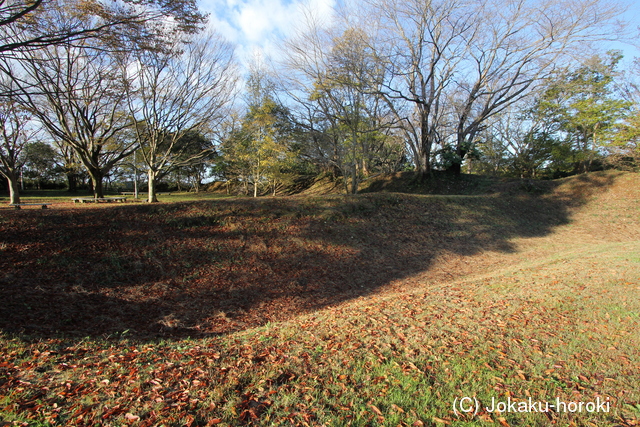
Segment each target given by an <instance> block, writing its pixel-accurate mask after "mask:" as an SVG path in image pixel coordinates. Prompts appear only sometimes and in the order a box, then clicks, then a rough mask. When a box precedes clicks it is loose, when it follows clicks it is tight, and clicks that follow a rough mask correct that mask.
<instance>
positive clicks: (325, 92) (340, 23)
mask: <svg viewBox="0 0 640 427" xmlns="http://www.w3.org/2000/svg"><path fill="white" fill-rule="evenodd" d="M623 11H624V9H623V8H622V7H621V6H620V5H618V4H616V3H613V2H606V1H603V0H548V1H545V2H529V1H525V0H481V1H466V0H453V1H450V0H448V1H444V0H408V1H406V0H404V1H399V0H366V1H364V2H358V3H357V4H355V5H350V6H349V7H348V9H344V10H336V15H335V19H333V20H332V22H321V21H320V20H318V19H317V18H316V17H315V16H314V15H313V13H312V12H309V13H308V14H307V15H306V21H305V22H303V23H300V25H299V31H298V32H297V34H296V35H295V36H294V37H291V38H289V39H288V40H285V41H284V43H283V45H282V51H281V52H280V54H279V58H278V59H277V60H274V61H271V62H269V63H268V64H265V63H260V62H256V63H254V64H250V66H249V70H248V76H247V78H246V81H245V82H244V88H243V87H242V86H243V79H242V76H241V74H242V73H241V71H240V67H239V66H238V63H237V60H236V58H235V56H234V49H233V46H232V45H231V44H230V43H228V42H226V41H225V40H223V39H222V37H221V36H219V35H218V34H216V33H215V31H212V30H211V29H209V28H208V27H207V26H206V17H205V16H204V15H203V14H202V13H200V12H199V11H198V9H197V7H196V4H195V2H194V1H188V0H183V1H174V2H163V1H153V0H146V1H144V2H140V1H134V0H130V1H122V2H102V1H98V0H72V1H65V2H62V1H58V0H48V1H47V0H43V1H22V2H20V1H16V2H10V3H2V5H0V31H2V34H3V43H4V44H3V45H2V46H0V122H1V123H2V125H3V137H2V139H1V140H0V146H1V148H0V160H1V167H0V172H1V173H2V175H3V176H4V177H5V178H6V179H7V181H8V183H9V187H10V193H11V202H12V203H17V202H19V185H18V180H19V174H20V173H21V172H23V171H24V170H25V169H26V170H29V171H31V172H32V173H36V172H34V171H36V170H38V169H40V170H47V167H46V166H43V165H44V164H46V160H47V159H51V158H52V157H53V156H54V155H55V157H56V159H57V160H56V162H57V163H56V164H57V165H58V170H60V171H64V173H65V175H66V177H67V181H68V187H69V189H73V188H75V186H77V181H78V179H79V177H82V176H83V175H86V176H87V177H88V179H90V182H91V187H92V189H93V191H94V195H95V196H96V197H102V196H103V193H104V191H103V180H104V178H105V177H107V176H111V175H113V173H114V171H121V172H122V171H126V170H127V169H130V170H132V171H133V172H134V173H136V174H137V171H138V170H144V173H145V175H146V178H147V179H146V180H147V183H148V190H149V201H150V202H153V201H157V198H156V195H155V193H156V185H157V183H158V182H160V181H161V180H163V179H166V178H167V177H169V176H173V177H174V179H177V178H176V177H177V176H180V174H184V175H187V176H193V177H195V178H194V180H195V182H196V183H198V182H200V181H201V180H202V178H203V177H204V176H205V174H206V173H209V174H210V175H212V176H213V177H215V178H217V179H219V180H223V181H225V182H226V183H228V184H232V183H233V184H234V186H235V188H237V189H239V190H240V191H242V192H244V193H245V194H252V195H253V196H258V195H259V194H264V193H271V194H276V193H277V191H278V188H280V187H281V186H282V185H283V184H284V183H286V182H287V181H290V180H291V179H293V177H295V176H299V175H301V174H318V173H326V174H331V175H333V176H335V177H336V178H340V180H341V182H342V183H343V185H344V189H345V192H347V193H356V192H357V191H358V186H359V184H360V183H361V182H362V181H363V180H364V179H367V178H369V177H371V176H375V175H377V174H381V173H390V172H396V171H401V170H414V171H416V172H417V174H418V176H420V177H422V178H423V179H428V178H429V177H430V176H431V175H433V173H435V172H436V171H440V170H442V171H448V172H449V173H451V174H454V175H455V174H460V173H462V172H463V171H468V172H473V173H490V174H507V175H514V176H522V177H542V176H560V175H562V174H569V173H576V172H584V171H588V170H593V169H596V168H600V167H603V165H604V163H605V162H609V163H615V164H616V165H617V166H624V167H631V168H636V167H637V165H638V160H639V157H640V146H639V145H638V132H639V131H638V129H639V127H638V124H639V123H638V120H639V119H638V118H639V117H640V115H639V114H638V105H639V104H638V96H639V93H640V92H639V90H638V85H637V84H635V82H634V81H633V79H632V78H631V77H633V76H634V75H635V76H637V75H638V74H637V73H636V74H634V71H635V69H629V70H624V71H626V73H625V72H623V71H621V70H619V67H620V64H621V60H622V56H621V54H620V53H619V52H615V51H611V52H598V51H597V46H598V43H599V42H602V41H604V40H608V39H612V38H614V37H615V36H616V35H620V34H625V31H626V30H625V29H624V28H620V27H618V26H617V25H618V24H619V23H618V18H619V17H620V15H621V13H622V12H623ZM585 52H589V54H585ZM635 67H638V64H637V63H636V64H635ZM240 93H244V94H245V95H244V99H245V102H244V103H242V102H239V99H240V97H239V94H240ZM38 144H39V145H38ZM47 147H48V148H47ZM47 153H48V154H47ZM25 165H26V166H25ZM38 165H39V166H38ZM48 169H49V170H50V169H51V167H49V168H48ZM207 171H208V172H207Z"/></svg>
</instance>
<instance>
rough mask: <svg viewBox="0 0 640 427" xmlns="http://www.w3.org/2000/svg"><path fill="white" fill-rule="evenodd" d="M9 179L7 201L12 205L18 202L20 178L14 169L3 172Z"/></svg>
mask: <svg viewBox="0 0 640 427" xmlns="http://www.w3.org/2000/svg"><path fill="white" fill-rule="evenodd" d="M3 175H4V176H5V177H6V178H7V181H9V203H10V204H12V205H14V204H18V203H20V180H19V178H18V174H17V173H16V172H15V171H11V172H9V173H7V174H3Z"/></svg>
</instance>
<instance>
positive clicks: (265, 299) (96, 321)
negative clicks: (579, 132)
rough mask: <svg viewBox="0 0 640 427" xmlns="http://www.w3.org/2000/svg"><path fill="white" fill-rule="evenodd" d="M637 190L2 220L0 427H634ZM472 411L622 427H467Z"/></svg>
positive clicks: (623, 180) (602, 178) (619, 179)
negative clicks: (527, 403)
mask: <svg viewBox="0 0 640 427" xmlns="http://www.w3.org/2000/svg"><path fill="white" fill-rule="evenodd" d="M639 183H640V177H638V176H637V175H631V174H596V175H590V176H582V177H575V178H571V179H566V180H563V181H560V182H557V183H555V184H553V185H552V187H554V188H553V189H552V191H551V192H550V193H548V194H544V195H539V196H528V195H522V194H519V193H518V192H514V193H512V194H511V193H509V192H508V190H507V192H506V193H502V194H495V195H492V196H483V197H477V196H476V197H454V196H408V195H398V194H389V195H379V194H377V195H367V196H360V197H358V198H355V199H345V198H344V197H341V196H331V197H319V198H310V197H306V198H290V199H271V200H262V201H258V202H256V201H250V200H221V201H218V202H215V204H208V203H204V202H200V203H186V204H178V205H164V206H159V207H156V206H153V207H141V206H118V207H115V206H113V207H100V208H98V207H95V208H89V207H82V208H80V207H71V206H70V207H68V210H66V211H64V212H62V211H61V212H56V211H51V212H45V211H39V210H38V211H26V210H23V211H16V212H14V211H11V212H9V211H3V212H2V214H1V216H0V220H1V221H2V222H1V223H0V227H1V228H2V232H3V238H2V251H3V253H2V256H3V257H4V261H1V262H3V265H2V267H3V269H2V271H3V273H4V275H5V276H4V278H3V280H2V283H0V291H1V292H2V295H1V296H2V297H3V298H4V301H5V305H4V306H3V307H2V308H0V310H3V312H2V313H0V314H2V316H1V317H0V322H1V325H0V326H2V328H3V330H4V331H5V333H4V336H3V338H2V340H1V341H0V346H1V347H0V348H2V350H1V351H2V354H3V355H6V356H7V357H3V358H2V362H0V408H1V409H2V412H3V413H4V415H0V417H2V418H3V419H4V420H5V421H13V420H15V421H21V422H28V423H31V424H34V425H38V424H41V425H47V423H49V424H51V425H64V424H80V425H82V424H84V425H96V424H98V423H103V424H104V425H126V424H131V425H161V424H165V425H207V424H210V425H213V424H221V425H240V424H247V425H323V424H324V425H349V424H350V425H390V426H396V425H416V426H419V425H441V424H451V425H485V424H486V423H488V422H491V421H492V422H494V424H497V425H512V426H516V425H522V426H535V425H539V426H544V425H549V424H550V423H551V422H555V423H556V424H557V425H577V426H587V425H636V424H637V423H638V417H639V416H640V388H639V386H638V379H639V378H640V334H639V332H638V331H640V317H639V313H640V298H639V297H638V295H639V293H638V291H639V290H640V227H639V225H640V224H639V222H640V221H639V218H640V190H639V188H640V187H639V185H638V184H639ZM105 209H109V210H105ZM105 212H109V217H108V218H105V217H104V213H105ZM70 218H71V219H70ZM127 222H128V225H127ZM96 224H98V225H96ZM16 229H17V231H16ZM78 230H79V231H78ZM74 233H78V234H74ZM105 234H106V235H107V236H108V235H111V236H113V235H114V234H115V235H118V236H120V237H119V239H113V238H109V237H104V235H105ZM82 236H84V237H86V236H92V237H91V238H85V239H83V240H82V242H81V246H82V247H81V248H76V243H74V242H76V239H80V238H81V237H82ZM43 240H44V241H45V243H46V244H42V241H43ZM78 245H80V244H78ZM159 247H160V248H159ZM74 248H75V249H74ZM80 250H82V251H81V252H80ZM65 251H66V252H65ZM105 251H106V253H107V256H106V257H103V256H102V255H100V256H99V255H98V254H104V253H105ZM19 254H21V255H19ZM136 254H138V255H136ZM101 257H102V258H101ZM83 261H93V263H89V262H86V263H83ZM185 264H188V265H185ZM49 277H51V279H50V280H47V279H48V278H49ZM114 283H115V285H114ZM52 301H54V303H53V304H52ZM65 301H66V302H67V303H66V304H65ZM61 306H64V307H63V308H61ZM21 307H22V308H21ZM87 307H89V308H91V311H92V313H86V311H87ZM9 319H10V320H9ZM265 322H269V323H267V324H266V325H264V323H265ZM259 325H263V326H259ZM124 329H129V330H130V331H129V332H128V333H127V334H124V335H123V334H117V332H118V331H120V332H122V331H123V330H124ZM21 330H22V331H23V332H27V333H28V335H25V334H24V333H21V332H20V331H21ZM59 331H63V332H64V333H65V334H66V335H67V338H61V337H59V336H58V332H59ZM207 332H218V333H223V335H220V336H218V337H211V336H206V333H207ZM102 334H111V337H112V338H111V339H108V340H104V339H103V338H101V337H102V336H103V335H102ZM199 334H202V335H205V336H203V337H202V338H193V337H194V336H196V335H199ZM187 335H190V336H192V338H187V337H186V336H187ZM74 336H78V337H77V338H74ZM84 336H86V338H81V337H84ZM128 337H130V338H128ZM154 337H157V338H154ZM162 337H164V340H162ZM464 396H472V397H476V398H477V399H478V400H479V402H480V403H481V406H482V407H485V406H486V405H489V404H490V403H491V399H492V398H496V399H498V400H501V401H506V400H507V398H512V399H514V400H516V399H517V400H522V399H527V398H528V397H529V396H530V397H532V399H533V401H555V398H556V397H559V398H560V399H561V400H563V401H584V402H590V401H595V400H596V399H598V398H600V399H607V398H608V399H609V401H610V402H611V412H609V413H585V412H583V413H580V414H567V413H548V414H523V413H505V414H496V413H489V412H487V411H485V410H480V411H479V412H478V413H477V414H476V415H475V416H472V414H462V415H461V416H460V417H458V416H456V414H455V413H454V412H453V409H452V404H453V401H454V399H455V398H461V397H464ZM486 425H489V424H486Z"/></svg>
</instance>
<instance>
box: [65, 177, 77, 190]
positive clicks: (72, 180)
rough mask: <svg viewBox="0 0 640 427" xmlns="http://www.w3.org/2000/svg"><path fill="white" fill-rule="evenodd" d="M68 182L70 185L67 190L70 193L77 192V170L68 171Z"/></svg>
mask: <svg viewBox="0 0 640 427" xmlns="http://www.w3.org/2000/svg"><path fill="white" fill-rule="evenodd" d="M66 175H67V183H68V186H69V189H68V190H67V191H69V192H70V193H75V192H76V191H78V174H77V173H75V172H67V173H66Z"/></svg>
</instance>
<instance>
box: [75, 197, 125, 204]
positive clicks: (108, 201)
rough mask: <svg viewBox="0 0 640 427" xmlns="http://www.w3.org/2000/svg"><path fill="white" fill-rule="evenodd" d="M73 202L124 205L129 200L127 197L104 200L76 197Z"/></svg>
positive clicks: (104, 198) (106, 198)
mask: <svg viewBox="0 0 640 427" xmlns="http://www.w3.org/2000/svg"><path fill="white" fill-rule="evenodd" d="M71 200H72V201H73V203H111V202H122V203H124V202H125V201H126V200H127V198H126V197H103V198H95V197H74V198H72V199H71Z"/></svg>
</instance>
